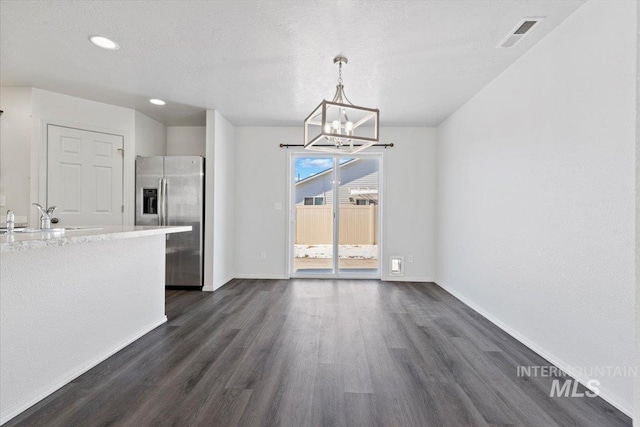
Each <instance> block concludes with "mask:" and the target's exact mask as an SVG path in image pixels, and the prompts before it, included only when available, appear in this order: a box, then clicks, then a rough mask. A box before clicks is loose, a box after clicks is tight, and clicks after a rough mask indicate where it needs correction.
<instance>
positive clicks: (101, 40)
mask: <svg viewBox="0 0 640 427" xmlns="http://www.w3.org/2000/svg"><path fill="white" fill-rule="evenodd" d="M89 40H91V43H93V44H95V45H96V46H98V47H101V48H103V49H107V50H118V49H120V46H119V45H118V43H116V42H114V41H113V40H109V39H108V38H106V37H104V36H91V37H89Z"/></svg>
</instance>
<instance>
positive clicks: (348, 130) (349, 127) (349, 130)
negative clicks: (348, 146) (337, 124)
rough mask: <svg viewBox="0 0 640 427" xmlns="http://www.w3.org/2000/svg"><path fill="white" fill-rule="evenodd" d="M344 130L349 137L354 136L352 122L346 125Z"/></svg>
mask: <svg viewBox="0 0 640 427" xmlns="http://www.w3.org/2000/svg"><path fill="white" fill-rule="evenodd" d="M344 130H345V131H346V133H347V135H349V136H351V135H353V123H352V122H347V123H345V124H344Z"/></svg>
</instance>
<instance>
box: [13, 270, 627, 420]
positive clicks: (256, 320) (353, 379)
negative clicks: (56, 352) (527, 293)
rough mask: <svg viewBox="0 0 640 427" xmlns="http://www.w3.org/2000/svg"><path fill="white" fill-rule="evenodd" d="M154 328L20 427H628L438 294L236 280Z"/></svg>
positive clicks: (419, 287) (188, 302) (170, 305)
mask: <svg viewBox="0 0 640 427" xmlns="http://www.w3.org/2000/svg"><path fill="white" fill-rule="evenodd" d="M166 304H167V308H166V313H167V317H168V319H169V321H168V323H167V324H166V325H162V326H160V327H158V328H156V329H155V330H154V331H152V332H150V333H149V334H147V335H145V336H144V337H142V338H141V339H139V340H138V341H136V342H134V343H132V344H131V345H130V346H128V347H126V348H124V349H123V350H121V351H120V352H118V353H117V354H115V355H113V356H112V357H110V358H109V359H107V360H106V361H104V362H103V363H101V364H99V365H98V366H96V367H95V368H93V369H91V370H90V371H88V372H87V373H85V374H84V375H82V376H80V377H78V378H77V379H75V380H74V381H72V382H71V383H70V384H68V385H67V386H65V387H63V388H62V389H60V390H58V391H57V392H55V393H53V394H52V395H50V396H49V397H47V398H45V399H43V400H42V401H41V402H39V403H38V404H36V405H34V406H33V407H32V408H30V409H28V410H27V411H25V412H24V413H22V414H20V415H19V416H17V417H16V418H14V419H13V420H11V421H9V422H8V423H6V426H7V427H13V426H47V427H50V426H53V427H57V426H61V427H62V426H64V427H66V426H82V427H84V426H106V425H111V426H125V427H128V426H154V427H155V426H236V425H237V426H243V427H244V426H296V427H299V426H367V427H369V426H436V427H440V426H458V425H466V426H506V425H509V426H545V427H551V426H580V427H589V426H598V427H604V426H614V427H618V426H630V425H631V420H630V419H629V418H628V417H627V416H625V415H624V414H622V413H621V412H620V411H617V410H616V409H615V408H613V407H612V406H611V405H609V404H608V403H606V402H605V401H603V400H602V399H600V398H587V397H585V398H553V399H552V398H549V396H548V393H549V391H550V387H551V382H552V380H553V379H552V378H548V377H532V378H522V377H517V376H516V373H515V370H516V369H517V366H527V365H536V366H549V365H550V364H549V363H548V362H547V361H546V360H544V358H542V357H540V356H539V355H537V354H535V353H533V352H532V351H531V350H529V349H528V348H527V347H526V346H524V345H522V344H521V343H519V342H518V341H516V340H515V339H513V338H512V337H510V336H509V335H507V334H506V333H504V332H503V331H502V330H501V329H499V328H498V327H496V326H495V325H494V324H492V323H491V322H489V321H488V320H487V319H485V318H483V317H482V316H480V315H479V314H478V313H476V312H475V311H473V310H472V309H470V308H469V307H467V306H465V305H464V304H463V303H462V302H460V301H459V300H457V299H456V298H454V297H453V296H452V295H450V294H448V293H447V292H445V291H444V290H443V289H442V288H440V287H438V286H437V285H435V284H433V283H427V284H425V283H411V282H407V283H402V282H389V283H385V282H381V281H377V280H298V279H296V280H257V279H242V280H233V281H231V282H230V283H228V284H227V285H225V286H223V287H222V288H220V289H219V290H217V291H216V292H215V293H206V292H205V293H202V292H193V291H177V290H171V291H167V293H166Z"/></svg>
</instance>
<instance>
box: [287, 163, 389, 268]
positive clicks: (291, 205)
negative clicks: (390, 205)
mask: <svg viewBox="0 0 640 427" xmlns="http://www.w3.org/2000/svg"><path fill="white" fill-rule="evenodd" d="M288 155H289V158H288V164H289V167H288V174H287V200H288V209H287V222H288V224H289V227H288V236H287V249H288V250H287V271H288V273H289V277H290V278H309V279H338V278H341V279H380V278H381V277H382V270H383V266H382V245H383V234H384V233H383V224H384V220H383V216H384V209H383V205H384V194H383V193H384V175H383V171H384V167H383V161H384V156H383V153H381V152H369V153H358V154H353V155H340V154H332V153H311V152H309V151H305V150H291V151H290V152H289V153H288ZM299 158H322V159H326V158H332V159H333V171H332V189H333V272H332V273H304V272H303V273H300V272H296V271H295V262H294V260H295V258H294V257H295V253H294V251H295V235H296V204H295V196H296V195H295V161H296V159H299ZM341 158H354V159H372V158H374V159H378V215H377V227H376V228H377V230H376V232H377V237H378V239H377V244H378V269H377V270H376V272H374V273H360V272H352V271H342V272H341V271H340V268H339V251H340V245H339V237H340V219H339V217H340V215H339V212H340V209H339V208H340V197H339V196H338V195H339V192H340V182H339V180H340V171H339V169H340V159H341Z"/></svg>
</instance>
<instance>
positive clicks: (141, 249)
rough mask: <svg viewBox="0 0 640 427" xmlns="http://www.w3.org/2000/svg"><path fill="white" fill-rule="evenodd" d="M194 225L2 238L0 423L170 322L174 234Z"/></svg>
mask: <svg viewBox="0 0 640 427" xmlns="http://www.w3.org/2000/svg"><path fill="white" fill-rule="evenodd" d="M190 230H191V227H188V226H187V227H140V226H121V227H101V228H84V229H67V230H66V231H65V232H63V233H15V234H13V235H7V234H4V235H0V258H1V259H0V424H2V423H4V422H6V421H7V420H9V419H11V418H13V417H14V416H15V415H17V414H19V413H20V412H22V411H24V410H25V409H27V408H28V407H30V406H32V405H33V404H35V403H37V402H38V401H39V400H41V399H43V398H44V397H46V396H48V395H49V394H51V393H53V392H54V391H55V390H57V389H58V388H60V387H62V386H63V385H65V384H67V383H68V382H70V381H72V380H73V379H74V378H76V377H78V376H79V375H81V374H82V373H84V372H86V371H87V370H89V369H90V368H92V367H93V366H95V365H97V364H98V363H100V362H101V361H103V360H105V359H106V358H108V357H109V356H111V355H112V354H114V353H116V352H117V351H119V350H120V349H122V348H123V347H125V346H127V345H128V344H130V343H131V342H133V341H135V340H136V339H138V338H139V337H141V336H142V335H144V334H146V333H147V332H149V331H151V330H152V329H154V328H156V327H157V326H159V325H161V324H162V323H164V322H166V320H167V318H166V316H165V310H164V290H165V289H164V285H165V241H166V238H167V235H168V234H169V233H180V232H185V231H190Z"/></svg>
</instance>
